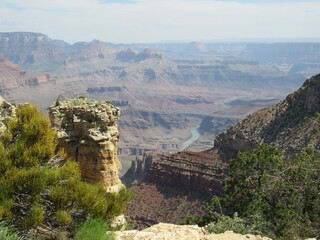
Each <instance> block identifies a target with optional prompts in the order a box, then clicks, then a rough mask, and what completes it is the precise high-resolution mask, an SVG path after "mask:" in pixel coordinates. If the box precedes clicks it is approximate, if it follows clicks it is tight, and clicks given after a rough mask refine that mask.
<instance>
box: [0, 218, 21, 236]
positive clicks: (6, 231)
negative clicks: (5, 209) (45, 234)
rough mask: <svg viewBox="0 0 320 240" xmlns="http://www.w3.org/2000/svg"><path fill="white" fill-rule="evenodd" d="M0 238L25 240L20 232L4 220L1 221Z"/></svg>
mask: <svg viewBox="0 0 320 240" xmlns="http://www.w3.org/2000/svg"><path fill="white" fill-rule="evenodd" d="M0 239H3V240H23V238H22V237H19V236H18V234H16V233H14V232H13V231H11V230H10V229H9V228H8V227H7V226H6V225H5V224H4V222H1V221H0Z"/></svg>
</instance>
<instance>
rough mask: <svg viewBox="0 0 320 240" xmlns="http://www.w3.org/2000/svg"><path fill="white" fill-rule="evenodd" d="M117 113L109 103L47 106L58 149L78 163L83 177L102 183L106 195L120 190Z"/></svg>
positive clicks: (71, 102)
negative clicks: (56, 133)
mask: <svg viewBox="0 0 320 240" xmlns="http://www.w3.org/2000/svg"><path fill="white" fill-rule="evenodd" d="M119 115H120V110H119V108H117V107H114V106H113V105H111V104H110V103H108V102H103V101H96V100H89V99H85V98H73V99H67V100H63V101H60V102H56V103H55V104H54V105H52V106H50V107H49V118H50V122H51V125H52V127H53V128H54V129H56V130H57V131H58V139H59V143H58V149H64V150H65V152H66V153H67V155H68V156H69V157H72V158H73V159H75V160H76V161H77V162H79V164H80V168H81V172H82V177H83V179H84V180H86V181H88V182H91V183H101V184H103V185H104V186H105V187H106V190H107V191H109V192H117V191H119V189H120V188H121V187H122V183H121V181H120V179H119V172H120V170H121V164H120V162H119V160H118V156H117V149H118V141H119V132H118V125H117V120H118V119H119Z"/></svg>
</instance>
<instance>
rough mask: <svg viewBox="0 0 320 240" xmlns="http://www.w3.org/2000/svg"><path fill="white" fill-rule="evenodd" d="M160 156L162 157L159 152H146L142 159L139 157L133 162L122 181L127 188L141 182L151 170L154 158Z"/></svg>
mask: <svg viewBox="0 0 320 240" xmlns="http://www.w3.org/2000/svg"><path fill="white" fill-rule="evenodd" d="M159 155H161V153H159V152H145V153H144V154H143V157H142V159H140V158H138V157H137V158H136V159H135V160H133V161H132V163H131V166H130V168H129V169H128V171H127V172H126V173H125V175H124V176H123V177H122V178H121V180H122V181H124V182H125V183H126V186H132V185H135V184H137V183H139V182H141V180H143V179H144V177H145V176H146V173H147V172H148V171H149V169H150V168H151V166H152V163H153V160H154V158H156V157H157V156H159Z"/></svg>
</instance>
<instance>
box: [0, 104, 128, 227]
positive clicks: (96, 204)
mask: <svg viewBox="0 0 320 240" xmlns="http://www.w3.org/2000/svg"><path fill="white" fill-rule="evenodd" d="M4 123H5V125H6V127H7V129H6V131H5V132H4V133H3V134H2V135H1V137H0V219H3V220H5V221H6V222H7V223H8V224H10V225H12V226H14V227H15V228H16V229H18V230H19V231H20V232H23V231H27V230H28V229H31V228H36V227H37V226H39V225H44V226H50V227H51V228H52V227H53V228H55V227H57V228H59V227H65V228H66V227H67V226H69V225H70V224H72V223H73V222H77V221H78V222H79V221H84V220H85V219H86V218H89V217H99V218H102V219H105V220H110V219H112V218H113V217H114V216H117V215H120V214H122V213H123V212H124V210H125V203H126V202H127V201H128V200H129V199H130V194H128V193H127V192H126V190H124V189H123V190H122V191H121V192H120V193H119V194H114V193H106V191H105V189H104V187H103V186H102V185H99V184H90V183H86V182H83V181H82V180H81V173H80V170H79V166H78V164H77V163H76V162H74V161H72V160H66V159H65V157H64V156H63V153H59V154H57V155H55V149H56V144H57V136H56V133H55V132H54V131H53V130H52V129H51V128H50V126H49V122H48V120H47V119H46V118H45V117H44V116H43V115H42V114H41V112H40V110H39V109H38V108H37V107H34V106H31V105H22V106H19V108H18V110H17V117H16V118H11V119H6V120H5V121H4Z"/></svg>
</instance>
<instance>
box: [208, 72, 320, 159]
mask: <svg viewBox="0 0 320 240" xmlns="http://www.w3.org/2000/svg"><path fill="white" fill-rule="evenodd" d="M319 123H320V74H319V75H316V76H313V77H312V78H310V79H308V80H306V82H305V83H304V84H303V86H302V87H301V88H299V89H298V90H297V91H296V92H294V93H292V94H289V95H288V96H287V97H286V98H285V99H284V100H283V101H281V102H279V103H278V104H276V105H274V106H272V107H268V108H264V109H261V110H259V111H257V112H255V113H253V114H252V115H250V116H248V117H247V118H245V119H243V120H241V121H239V122H238V123H237V124H236V125H234V126H232V127H231V128H229V129H228V130H226V131H224V132H223V133H221V134H219V135H218V136H217V137H216V139H215V142H214V148H215V149H222V150H224V151H225V152H229V153H234V156H235V153H237V152H239V151H240V152H245V151H250V150H252V149H255V148H257V147H258V146H259V145H260V144H262V143H267V144H270V145H274V146H276V147H277V148H279V149H281V150H283V151H285V152H286V153H287V154H288V155H293V154H296V153H299V152H302V151H303V149H305V148H312V149H314V150H316V151H318V152H319V151H320V144H319V143H320V137H319ZM229 155H230V154H229ZM234 156H231V157H234ZM229 158H230V157H229ZM229 158H227V159H226V160H228V159H229Z"/></svg>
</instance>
